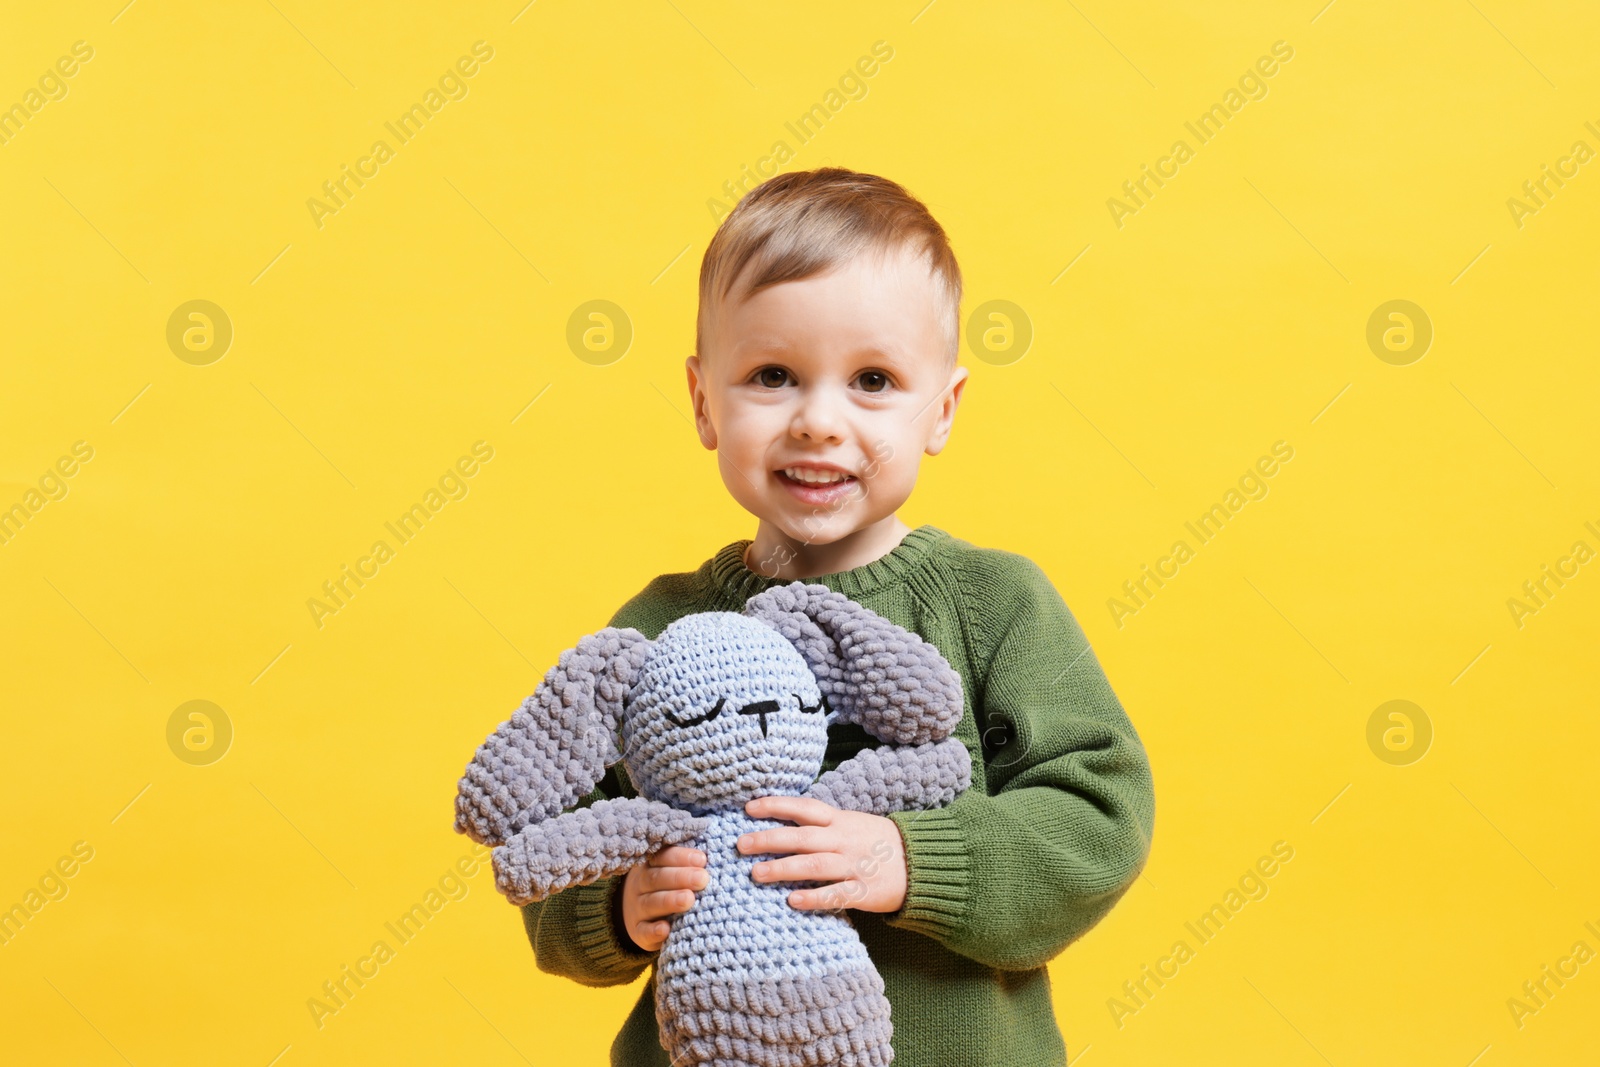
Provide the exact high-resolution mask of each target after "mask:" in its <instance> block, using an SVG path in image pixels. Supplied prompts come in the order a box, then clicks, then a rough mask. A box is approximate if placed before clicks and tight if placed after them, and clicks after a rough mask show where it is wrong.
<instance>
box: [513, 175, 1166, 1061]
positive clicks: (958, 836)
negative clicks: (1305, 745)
mask: <svg viewBox="0 0 1600 1067" xmlns="http://www.w3.org/2000/svg"><path fill="white" fill-rule="evenodd" d="M960 301H961V274H960V270H959V268H958V267H957V265H956V260H955V256H954V255H953V253H952V252H951V250H950V246H949V243H948V241H947V239H946V237H945V233H944V230H943V229H942V228H941V227H940V225H939V223H938V222H937V221H935V220H934V218H933V217H932V216H931V215H930V214H929V213H928V210H927V208H926V207H924V206H923V204H922V203H921V202H920V201H918V200H917V199H916V198H915V197H913V196H911V194H909V193H908V192H907V191H906V190H905V189H903V188H902V187H901V186H899V185H897V184H895V183H894V182H891V181H888V180H886V179H883V178H880V177H876V176H874V175H870V174H860V173H855V172H852V171H848V170H843V169H839V168H824V169H822V170H816V171H811V172H806V173H788V174H780V175H778V176H777V177H774V178H772V179H771V180H769V181H767V182H765V183H764V184H762V185H761V186H759V187H758V188H756V189H754V190H752V191H751V192H750V193H749V194H748V195H746V196H745V197H744V199H743V200H742V201H740V203H739V205H738V206H737V207H736V208H735V209H734V210H733V212H732V213H731V214H730V215H729V216H728V217H727V218H726V219H724V220H723V222H722V225H721V227H720V228H719V229H718V230H717V233H716V235H715V237H714V238H713V239H712V241H711V245H710V247H709V248H707V249H706V254H705V258H704V260H703V262H702V264H701V268H700V310H699V318H698V322H697V328H696V339H695V341H696V343H695V355H694V356H692V357H690V359H689V360H688V365H687V369H688V379H689V391H690V393H691V395H692V397H693V401H694V411H695V421H696V425H697V427H698V430H699V434H700V440H701V442H702V443H703V444H704V445H705V447H707V448H709V449H715V450H716V452H717V461H718V466H719V469H720V471H721V474H722V480H723V482H724V483H725V484H726V486H727V489H728V491H729V492H730V493H732V494H733V498H734V499H735V500H737V501H738V502H739V504H740V505H741V506H743V507H744V508H745V509H746V510H747V511H749V512H751V513H752V514H753V515H755V516H756V518H757V519H758V520H759V521H758V524H757V527H756V536H755V538H754V539H753V540H742V541H735V542H733V543H732V544H729V545H726V546H724V547H723V548H722V549H721V550H720V551H718V552H717V553H716V554H715V555H714V556H712V557H711V559H709V560H707V561H706V562H705V563H704V564H702V565H701V566H700V568H699V569H698V570H695V571H693V572H691V573H681V574H663V575H661V576H660V577H658V578H656V579H654V580H653V581H651V582H650V583H649V585H647V586H646V587H645V588H644V590H643V591H641V592H640V593H639V594H638V595H636V596H634V597H633V598H632V599H631V600H629V601H628V602H627V603H626V604H624V605H623V606H622V608H621V609H620V610H619V611H618V612H617V613H616V615H615V616H614V617H613V618H612V619H611V622H610V625H612V626H617V627H633V628H634V629H637V630H639V631H640V632H642V633H644V634H645V636H647V637H650V638H652V639H653V638H655V637H656V636H658V635H659V634H660V632H661V631H662V630H663V629H665V628H666V626H667V624H668V623H670V622H672V621H673V620H675V619H677V618H679V617H681V616H683V615H687V614H690V613H692V612H699V611H739V610H741V609H742V608H743V606H744V603H745V601H746V600H748V599H749V598H750V597H751V596H753V595H755V594H756V593H758V592H760V591H761V590H763V589H766V588H768V587H769V586H771V585H773V584H778V583H786V582H791V581H795V580H797V579H804V580H806V581H808V582H814V583H817V584H821V585H825V586H827V587H829V588H830V589H834V590H837V591H839V592H841V593H843V594H845V595H846V596H848V597H850V598H851V599H852V600H855V601H857V602H859V603H861V604H863V605H865V606H866V607H868V608H871V609H872V610H874V611H876V612H877V613H878V614H880V615H882V616H884V617H886V618H888V619H890V620H892V621H893V622H896V623H898V624H900V625H901V626H904V627H905V628H907V629H909V630H912V631H914V632H916V633H918V634H920V635H922V637H923V638H924V639H926V640H928V641H930V642H932V643H933V644H934V645H935V646H936V647H937V648H938V649H939V651H940V652H942V653H943V654H944V656H945V658H946V659H948V660H949V661H950V663H951V665H952V666H954V667H955V668H956V669H957V670H958V671H959V672H960V674H961V679H962V684H963V689H964V692H965V703H966V707H965V709H964V714H963V717H962V719H961V722H960V724H959V726H958V728H957V730H956V736H957V737H960V738H961V739H962V740H963V741H964V742H965V743H966V744H967V747H968V748H969V750H970V751H971V753H972V786H971V788H970V789H968V791H967V792H966V793H963V794H962V795H961V796H960V797H958V798H957V799H956V800H955V801H954V802H952V803H951V804H949V805H947V806H946V807H944V808H939V809H934V810H929V811H908V812H896V813H894V814H892V815H890V816H888V817H883V816H878V815H871V814H867V813H863V812H852V811H841V810H839V809H836V808H833V807H832V806H830V805H828V804H825V803H823V802H822V801H820V800H816V799H814V798H797V797H758V798H756V799H754V800H752V801H751V802H750V803H749V805H748V806H747V808H746V811H747V813H748V814H750V815H752V816H754V817H758V818H766V819H773V820H781V821H783V822H786V823H794V824H795V825H793V826H788V825H785V826H783V827H780V828H777V829H770V830H765V831H760V832H755V833H751V834H747V835H745V837H744V838H743V839H741V841H740V847H741V849H743V851H744V852H746V853H747V854H763V855H772V856H773V857H774V858H772V859H768V860H765V861H763V862H761V863H759V864H757V865H756V867H755V869H754V871H753V872H752V877H755V878H757V879H763V880H770V881H774V882H783V881H812V882H821V883H824V884H822V885H820V886H817V887H814V888H809V889H797V890H795V891H794V892H793V893H791V894H790V896H789V903H790V905H791V906H792V907H795V908H812V909H817V908H824V909H826V908H843V907H848V908H852V909H855V910H854V913H853V919H854V922H855V925H856V928H857V930H858V932H859V933H860V935H861V939H862V941H863V942H864V943H865V944H866V946H867V950H868V953H869V954H870V955H871V957H872V960H873V962H874V964H875V965H876V966H877V968H878V971H879V973H880V974H881V975H882V976H883V981H884V987H885V993H886V995H887V997H888V999H889V1003H890V1006H891V1008H892V1011H893V1018H892V1021H893V1026H894V1037H893V1044H894V1049H895V1064H896V1067H982V1065H990V1064H993V1065H996V1067H999V1065H1004V1067H1047V1065H1048V1067H1061V1065H1065V1064H1066V1062H1067V1055H1066V1047H1065V1043H1064V1042H1063V1039H1062V1036H1061V1032H1060V1030H1059V1028H1058V1027H1057V1025H1056V1020H1055V1015H1054V1011H1053V1009H1052V1005H1051V999H1050V978H1049V973H1048V971H1047V970H1046V969H1045V964H1046V963H1047V962H1048V961H1049V960H1050V959H1052V958H1054V957H1055V956H1056V955H1058V954H1059V953H1060V952H1061V951H1062V950H1063V949H1065V948H1066V947H1067V946H1068V945H1069V944H1071V943H1072V942H1073V941H1074V940H1076V939H1077V938H1079V937H1081V936H1082V935H1083V934H1084V933H1085V932H1086V931H1087V930H1088V929H1089V928H1090V927H1092V926H1094V924H1095V923H1097V922H1098V921H1099V920H1100V919H1101V918H1103V917H1104V916H1105V914H1106V913H1107V912H1108V911H1109V910H1110V909H1111V907H1112V905H1113V904H1115V903H1116V902H1117V900H1118V899H1120V898H1121V896H1122V894H1123V893H1124V892H1126V891H1127V889H1128V887H1129V886H1130V885H1131V884H1132V882H1133V880H1134V879H1135V878H1136V877H1137V876H1138V874H1139V872H1140V871H1141V870H1142V869H1143V867H1144V863H1145V860H1146V858H1147V856H1148V854H1149V847H1150V835H1151V831H1152V828H1153V823H1154V815H1155V800H1154V795H1153V792H1152V785H1151V778H1150V768H1149V763H1148V761H1147V759H1146V756H1145V752H1144V749H1143V747H1142V746H1141V744H1140V742H1139V737H1138V734H1137V732H1136V731H1135V730H1134V728H1133V725H1132V724H1131V723H1130V722H1129V721H1128V717H1127V715H1126V714H1125V713H1124V711H1123V708H1122V705H1121V704H1120V703H1119V701H1118V700H1117V698H1116V696H1115V695H1114V694H1113V693H1112V691H1111V688H1110V686H1109V684H1108V683H1107V681H1106V677H1105V674H1104V673H1103V672H1102V671H1101V669H1100V665H1099V662H1098V661H1097V660H1096V658H1095V656H1094V654H1093V653H1092V652H1091V651H1090V650H1089V645H1088V642H1087V640H1086V639H1085V638H1084V635H1083V633H1082V631H1081V630H1080V629H1079V627H1078V624H1077V622H1076V621H1075V620H1074V618H1073V616H1072V614H1071V612H1070V611H1069V610H1068V609H1067V606H1066V605H1065V604H1064V603H1063V602H1062V599H1061V597H1060V595H1059V594H1058V593H1057V592H1056V590H1055V588H1054V587H1053V586H1052V585H1051V584H1050V581H1049V579H1047V578H1046V577H1045V575H1044V573H1043V571H1041V570H1040V569H1039V567H1038V566H1037V565H1036V564H1034V563H1033V562H1032V561H1030V560H1029V559H1027V558H1026V557H1023V556H1020V555H1017V554H1015V553H1012V552H1006V551H1003V550H999V549H991V548H979V547H977V546H974V545H972V544H969V543H968V542H966V541H964V540H961V539H960V538H957V537H953V536H952V535H950V534H948V533H946V532H945V531H944V530H941V529H939V528H938V527H935V526H931V525H925V526H920V527H918V528H916V529H911V528H910V527H908V526H907V525H906V524H905V523H903V522H901V521H900V519H899V518H898V517H897V516H896V514H895V512H896V510H897V509H898V508H899V507H900V506H901V505H902V504H903V503H904V502H905V500H906V498H907V497H908V496H910V494H911V490H912V487H913V486H914V485H915V483H916V476H917V468H918V464H919V463H920V461H921V458H922V456H923V455H924V454H927V455H935V454H937V453H938V452H940V451H941V450H943V448H944V445H945V442H946V440H947V439H948V438H949V435H950V427H951V423H952V421H953V420H954V418H955V412H956V406H957V405H958V404H959V402H960V399H961V393H962V390H963V388H964V386H965V384H966V378H967V370H966V368H964V367H957V366H956V358H957V355H958V349H959V344H960V322H959V305H960ZM877 743H878V742H877V741H876V739H874V738H873V737H871V735H869V734H867V733H866V732H865V731H864V730H863V729H862V728H861V727H859V726H856V725H853V724H845V725H839V726H836V727H835V728H833V729H832V730H830V731H829V742H828V751H827V757H826V761H825V763H824V765H823V769H824V770H831V769H832V768H834V767H836V766H838V764H839V763H840V762H842V761H843V760H845V759H848V758H849V757H850V756H853V755H854V754H855V753H857V752H859V751H860V750H861V749H863V748H865V747H872V746H873V745H875V744H877ZM637 795H638V794H637V792H636V791H635V790H634V789H633V787H632V784H631V783H630V782H629V781H628V778H627V775H626V773H624V772H623V770H622V765H621V764H620V763H619V764H614V765H613V766H612V767H611V769H610V770H609V771H608V773H607V775H606V777H605V778H604V779H603V780H602V781H601V782H600V784H599V786H598V787H597V789H596V790H595V791H594V792H593V793H591V794H590V795H589V796H588V797H586V798H585V799H584V801H583V804H584V805H587V804H592V803H593V802H594V801H595V800H598V799H600V798H601V797H618V796H637ZM704 866H705V856H704V854H703V853H701V852H700V851H699V850H697V849H691V848H686V847H683V846H673V847H671V848H667V849H664V850H662V851H661V852H660V853H658V854H657V855H655V856H654V857H652V858H651V859H650V860H649V861H648V862H647V863H642V864H640V865H639V866H637V867H635V868H633V869H632V870H631V871H629V872H628V873H627V874H626V875H622V876H617V877H613V878H606V879H602V880H600V881H598V882H594V883H592V884H590V885H585V886H574V887H572V888H570V889H567V890H565V891H563V892H560V893H557V894H555V895H554V896H551V897H550V898H548V899H546V900H544V901H542V902H540V903H536V904H530V905H528V906H527V907H525V908H524V909H523V918H524V922H525V924H526V926H527V930H528V937H529V940H530V941H531V942H532V944H533V949H534V953H535V957H536V961H537V964H538V966H539V968H540V969H541V970H544V971H547V972H549V973H552V974H559V975H564V976H566V977H568V978H571V979H573V980H574V981H577V982H581V983H583V984H584V985H589V986H611V985H620V984H624V983H628V982H632V981H633V980H635V979H636V978H638V976H639V975H640V974H641V973H643V971H644V970H645V968H647V967H649V966H650V964H651V962H652V961H653V960H654V958H655V955H656V953H657V951H658V950H659V949H660V947H661V945H662V943H663V942H664V941H665V939H666V936H667V932H668V929H669V921H670V919H671V917H672V916H674V915H678V914H681V913H683V912H685V911H688V910H689V909H690V908H691V907H692V906H693V904H694V900H695V891H696V890H698V889H700V888H703V887H704V885H705V884H706V875H705V872H704V870H703V868H704ZM653 982H654V972H653V971H652V972H651V980H650V982H647V983H646V985H645V987H644V990H643V992H642V993H641V995H640V997H639V1000H638V1002H637V1003H636V1004H635V1006H634V1008H633V1011H632V1013H631V1014H630V1015H629V1017H628V1019H627V1021H626V1023H625V1024H624V1025H623V1029H622V1032H621V1033H620V1034H619V1035H618V1036H617V1039H616V1041H615V1043H614V1044H613V1046H612V1049H611V1062H612V1064H613V1065H618V1067H621V1065H626V1067H669V1063H668V1059H667V1055H666V1052H665V1051H664V1050H663V1049H662V1047H661V1042H660V1037H659V1031H658V1028H657V1021H656V1016H655V990H654V987H653V984H652V983H653Z"/></svg>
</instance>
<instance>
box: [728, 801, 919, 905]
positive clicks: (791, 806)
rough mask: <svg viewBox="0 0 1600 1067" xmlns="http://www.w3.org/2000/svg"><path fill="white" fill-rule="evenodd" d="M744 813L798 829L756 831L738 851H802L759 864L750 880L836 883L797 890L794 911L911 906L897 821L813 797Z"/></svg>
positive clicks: (748, 807) (760, 804) (763, 804)
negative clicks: (791, 823) (907, 900)
mask: <svg viewBox="0 0 1600 1067" xmlns="http://www.w3.org/2000/svg"><path fill="white" fill-rule="evenodd" d="M744 810H745V814H746V815H749V816H751V817H752V818H757V819H784V820H787V821H789V822H795V823H799V824H800V825H799V826H780V827H777V828H776V829H772V830H753V831H751V832H750V833H748V834H745V835H743V836H742V837H740V838H739V841H738V848H739V852H740V853H741V854H743V855H746V856H749V855H754V854H758V853H763V852H775V853H791V852H792V853H798V855H791V856H784V857H783V858H782V859H775V860H764V861H762V862H761V863H758V864H756V865H755V867H754V869H752V870H751V872H750V877H751V878H752V879H754V880H755V881H757V882H761V883H767V882H792V881H817V882H831V883H832V884H831V885H824V886H818V887H817V888H815V889H796V890H795V891H794V892H792V893H790V894H789V905H790V906H791V907H794V908H798V909H800V910H803V911H804V910H812V911H815V910H835V909H838V908H856V909H858V910H860V911H876V912H891V911H898V910H900V907H901V906H902V905H903V904H905V900H906V857H905V846H904V842H903V841H902V840H901V838H900V828H899V827H898V826H896V825H895V822H894V820H893V819H888V818H885V817H884V816H882V815H872V814H870V813H868V812H864V811H844V810H842V809H840V808H836V807H834V806H833V805H832V804H828V803H825V802H823V801H821V800H818V799H816V798H815V797H787V796H766V797H756V798H755V799H753V800H751V801H750V802H748V803H747V804H745V806H744Z"/></svg>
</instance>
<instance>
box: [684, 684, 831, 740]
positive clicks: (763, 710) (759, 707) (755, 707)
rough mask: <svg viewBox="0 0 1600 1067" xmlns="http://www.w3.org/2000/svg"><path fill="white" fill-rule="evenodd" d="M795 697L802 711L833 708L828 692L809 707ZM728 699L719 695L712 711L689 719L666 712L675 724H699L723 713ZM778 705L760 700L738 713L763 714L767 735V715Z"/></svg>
mask: <svg viewBox="0 0 1600 1067" xmlns="http://www.w3.org/2000/svg"><path fill="white" fill-rule="evenodd" d="M794 699H795V703H796V704H798V705H800V710H801V711H802V712H821V713H824V714H825V713H827V712H829V711H830V710H831V709H830V708H829V707H828V697H827V695H826V694H824V695H823V697H822V699H821V700H818V701H817V703H816V704H815V705H813V706H812V707H809V708H808V707H806V702H805V701H804V700H802V699H801V698H800V694H799V693H796V694H794ZM727 700H728V698H727V697H718V698H717V703H716V705H715V706H714V707H713V708H712V709H711V710H710V711H708V712H706V713H704V714H703V715H696V716H694V717H693V718H689V719H679V718H678V717H677V716H676V715H674V714H673V713H672V712H671V711H670V710H667V711H666V712H665V713H666V716H667V720H668V721H669V722H671V723H672V725H674V726H699V725H700V724H701V723H703V722H709V721H710V720H712V719H715V718H716V717H717V716H718V715H719V714H721V712H722V705H723V704H725V703H727ZM778 706H779V705H778V701H776V700H758V701H756V702H755V703H753V704H746V705H745V706H744V707H742V708H739V709H738V711H737V713H738V714H740V715H759V716H761V736H762V737H766V736H767V716H768V715H769V714H775V713H776V712H777V711H778Z"/></svg>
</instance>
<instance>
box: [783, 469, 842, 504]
mask: <svg viewBox="0 0 1600 1067" xmlns="http://www.w3.org/2000/svg"><path fill="white" fill-rule="evenodd" d="M791 471H793V472H794V473H793V474H791V473H790V472H791ZM796 474H798V475H800V477H796V476H795V475H796ZM773 476H774V477H776V478H777V479H778V481H779V482H780V483H781V484H782V485H783V486H784V487H785V488H786V489H788V490H789V491H790V492H791V493H793V494H794V495H795V496H797V497H799V498H800V499H802V500H805V501H808V502H811V503H826V502H828V501H831V500H836V499H839V498H841V497H845V496H849V495H851V494H853V493H855V492H857V486H858V484H859V482H860V479H859V478H857V477H856V476H855V475H853V474H845V473H844V472H843V471H817V470H806V469H797V468H794V467H788V468H785V469H783V470H778V471H774V472H773Z"/></svg>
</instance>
